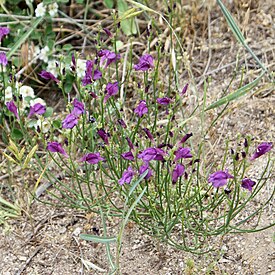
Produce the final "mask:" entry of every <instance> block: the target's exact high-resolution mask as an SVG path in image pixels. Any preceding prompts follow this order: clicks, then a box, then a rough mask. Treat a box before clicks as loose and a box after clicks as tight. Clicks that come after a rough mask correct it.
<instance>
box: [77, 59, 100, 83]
mask: <svg viewBox="0 0 275 275" xmlns="http://www.w3.org/2000/svg"><path fill="white" fill-rule="evenodd" d="M94 64H95V62H94V61H92V60H88V61H87V62H86V71H85V76H84V78H83V79H82V85H83V86H86V85H88V84H91V83H92V82H93V81H95V80H97V79H100V78H101V77H102V73H101V72H100V71H99V70H98V69H94Z"/></svg>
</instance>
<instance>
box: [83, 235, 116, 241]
mask: <svg viewBox="0 0 275 275" xmlns="http://www.w3.org/2000/svg"><path fill="white" fill-rule="evenodd" d="M79 237H80V238H81V239H83V240H85V241H90V242H95V243H114V242H116V241H117V238H116V237H100V236H95V235H90V234H80V235H79Z"/></svg>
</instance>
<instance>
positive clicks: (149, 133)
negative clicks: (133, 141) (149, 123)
mask: <svg viewBox="0 0 275 275" xmlns="http://www.w3.org/2000/svg"><path fill="white" fill-rule="evenodd" d="M142 130H143V131H144V132H145V134H146V135H147V137H148V138H149V139H150V140H152V141H153V140H154V137H153V135H152V133H151V132H150V130H149V129H148V128H143V129H142Z"/></svg>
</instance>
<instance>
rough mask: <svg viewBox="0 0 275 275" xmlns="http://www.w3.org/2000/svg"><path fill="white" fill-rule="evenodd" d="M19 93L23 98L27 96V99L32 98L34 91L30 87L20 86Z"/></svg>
mask: <svg viewBox="0 0 275 275" xmlns="http://www.w3.org/2000/svg"><path fill="white" fill-rule="evenodd" d="M19 93H20V94H21V95H22V97H23V98H25V97H27V96H29V97H34V90H33V88H32V87H30V86H26V85H24V86H22V87H20V88H19Z"/></svg>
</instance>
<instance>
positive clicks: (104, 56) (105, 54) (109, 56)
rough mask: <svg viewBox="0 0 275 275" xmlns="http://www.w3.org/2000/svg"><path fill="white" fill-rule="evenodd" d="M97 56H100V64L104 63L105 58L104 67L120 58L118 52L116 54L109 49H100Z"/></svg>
mask: <svg viewBox="0 0 275 275" xmlns="http://www.w3.org/2000/svg"><path fill="white" fill-rule="evenodd" d="M98 56H99V57H101V59H100V66H102V64H103V63H104V61H105V60H107V62H106V64H105V67H104V68H105V69H106V68H107V67H108V66H109V65H110V64H111V63H113V62H116V61H117V60H119V59H120V54H116V53H114V52H110V51H109V50H100V51H99V52H98Z"/></svg>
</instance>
